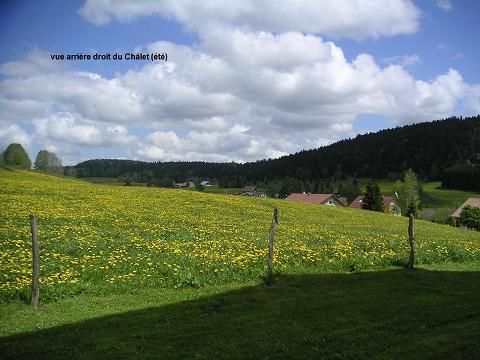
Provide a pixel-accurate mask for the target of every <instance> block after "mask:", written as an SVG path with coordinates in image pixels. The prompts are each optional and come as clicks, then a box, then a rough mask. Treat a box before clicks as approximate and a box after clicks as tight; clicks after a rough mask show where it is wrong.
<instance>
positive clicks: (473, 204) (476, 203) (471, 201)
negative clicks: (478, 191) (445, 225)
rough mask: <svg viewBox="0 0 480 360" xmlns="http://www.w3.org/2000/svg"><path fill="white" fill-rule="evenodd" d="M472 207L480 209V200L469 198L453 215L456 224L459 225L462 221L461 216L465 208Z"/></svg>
mask: <svg viewBox="0 0 480 360" xmlns="http://www.w3.org/2000/svg"><path fill="white" fill-rule="evenodd" d="M467 205H470V206H471V207H478V208H480V198H468V199H467V201H465V202H464V203H463V204H462V205H461V206H460V207H459V208H458V209H457V210H455V212H454V213H453V214H452V217H453V218H454V219H455V223H456V224H458V220H459V219H460V214H461V213H462V210H463V208H464V207H465V206H467Z"/></svg>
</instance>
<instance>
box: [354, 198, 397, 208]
mask: <svg viewBox="0 0 480 360" xmlns="http://www.w3.org/2000/svg"><path fill="white" fill-rule="evenodd" d="M362 201H363V196H357V197H356V198H355V200H353V201H352V202H351V203H350V205H348V207H351V208H355V209H361V208H362ZM392 202H393V197H391V196H384V197H383V206H384V207H388V206H390V204H391V203H392Z"/></svg>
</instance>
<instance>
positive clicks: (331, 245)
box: [0, 169, 480, 302]
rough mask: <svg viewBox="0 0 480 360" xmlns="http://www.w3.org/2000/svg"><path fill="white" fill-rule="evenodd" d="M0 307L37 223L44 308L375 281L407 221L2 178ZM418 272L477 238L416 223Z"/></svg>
mask: <svg viewBox="0 0 480 360" xmlns="http://www.w3.org/2000/svg"><path fill="white" fill-rule="evenodd" d="M0 204H1V205H0V299H1V300H5V301H8V300H9V299H15V298H17V299H18V298H21V299H27V298H28V296H29V292H30V286H31V285H30V271H31V270H30V268H31V240H30V228H29V222H28V215H29V214H31V213H33V214H35V215H36V216H37V217H38V222H39V235H40V244H41V254H40V258H41V288H42V301H43V302H48V301H50V300H52V299H57V298H59V297H63V296H66V295H73V294H79V293H92V294H111V293H119V292H125V291H134V290H138V289H140V288H166V287H168V288H178V287H200V286H204V285H218V284H228V283H244V282H248V281H252V280H258V278H259V277H261V276H262V275H264V274H265V269H266V255H267V251H268V250H267V248H268V247H267V241H268V233H269V228H270V222H271V217H272V209H273V208H274V207H278V208H279V213H280V224H279V226H278V230H277V237H276V245H275V251H276V257H275V267H276V271H277V272H280V273H284V274H300V273H321V272H325V271H357V270H378V269H386V268H391V267H392V266H401V265H402V264H403V263H405V262H406V260H407V257H408V243H407V240H406V236H407V235H406V234H407V231H406V229H407V219H406V218H398V217H392V216H389V215H384V214H379V213H372V212H367V211H360V210H355V209H336V208H331V207H328V206H315V205H305V204H298V203H291V202H287V201H283V200H275V199H254V198H247V197H241V196H226V195H217V194H204V193H199V192H195V191H187V190H174V189H159V188H145V187H119V186H106V185H105V186H98V185H94V184H89V183H86V182H84V181H77V180H71V179H62V178H58V177H52V176H48V175H43V174H38V173H33V172H25V171H12V170H6V169H0ZM416 239H417V249H418V252H417V258H416V261H417V263H419V264H436V263H444V262H449V261H453V262H463V261H475V260H480V233H477V232H471V231H463V230H460V229H456V228H451V227H447V226H442V225H436V224H432V223H428V222H424V221H417V222H416Z"/></svg>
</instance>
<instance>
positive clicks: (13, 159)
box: [3, 144, 32, 169]
mask: <svg viewBox="0 0 480 360" xmlns="http://www.w3.org/2000/svg"><path fill="white" fill-rule="evenodd" d="M3 161H4V162H5V165H8V166H15V167H18V168H21V169H31V168H32V161H31V160H30V158H29V157H28V154H27V152H26V151H25V149H24V148H23V146H22V145H20V144H10V145H8V147H7V149H6V150H5V152H4V153H3Z"/></svg>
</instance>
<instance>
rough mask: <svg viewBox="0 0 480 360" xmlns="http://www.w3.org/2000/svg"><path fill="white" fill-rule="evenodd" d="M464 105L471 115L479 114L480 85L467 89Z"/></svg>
mask: <svg viewBox="0 0 480 360" xmlns="http://www.w3.org/2000/svg"><path fill="white" fill-rule="evenodd" d="M465 103H466V107H467V109H468V111H469V112H470V113H471V114H472V115H478V114H480V85H472V86H468V87H467V89H466V98H465Z"/></svg>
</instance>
